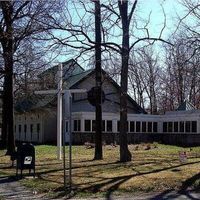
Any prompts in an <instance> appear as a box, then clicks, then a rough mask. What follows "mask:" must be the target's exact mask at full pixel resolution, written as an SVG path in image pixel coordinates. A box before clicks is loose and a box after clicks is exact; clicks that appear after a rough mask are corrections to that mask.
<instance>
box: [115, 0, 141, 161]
mask: <svg viewBox="0 0 200 200" xmlns="http://www.w3.org/2000/svg"><path fill="white" fill-rule="evenodd" d="M136 4H137V1H135V2H134V5H133V7H132V10H131V13H130V15H129V14H128V1H118V6H119V12H120V16H121V23H122V49H121V59H122V60H121V63H122V67H121V90H120V161H121V162H126V161H130V160H131V157H132V156H131V153H130V151H129V150H128V143H127V91H128V65H129V54H130V44H129V27H130V21H131V18H132V14H133V12H134V10H135V8H136Z"/></svg>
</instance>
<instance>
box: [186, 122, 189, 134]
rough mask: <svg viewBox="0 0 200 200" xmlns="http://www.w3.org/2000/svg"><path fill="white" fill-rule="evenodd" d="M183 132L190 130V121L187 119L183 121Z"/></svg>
mask: <svg viewBox="0 0 200 200" xmlns="http://www.w3.org/2000/svg"><path fill="white" fill-rule="evenodd" d="M185 132H187V133H189V132H190V122H189V121H186V122H185Z"/></svg>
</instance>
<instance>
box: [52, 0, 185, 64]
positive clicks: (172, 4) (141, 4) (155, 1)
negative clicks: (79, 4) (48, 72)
mask: <svg viewBox="0 0 200 200" xmlns="http://www.w3.org/2000/svg"><path fill="white" fill-rule="evenodd" d="M113 1H114V0H113ZM178 1H181V0H138V3H137V7H136V12H135V13H136V15H137V17H138V18H139V19H140V21H141V27H143V24H142V22H143V21H144V20H147V19H148V17H149V14H150V13H151V17H150V23H149V25H148V29H149V33H150V36H151V37H159V35H160V31H161V30H162V28H163V23H164V20H165V17H164V13H163V10H164V12H165V15H166V28H165V29H164V31H163V34H162V38H163V39H168V38H169V37H170V35H171V34H172V33H173V32H174V31H175V30H176V27H177V21H178V20H177V16H178V15H179V16H180V17H182V16H184V13H185V11H184V8H183V7H182V6H181V5H180V3H179V2H178ZM132 2H134V0H130V5H131V3H132ZM161 5H162V6H161ZM73 18H74V20H78V19H79V18H78V16H77V18H76V16H73ZM138 34H139V35H140V34H141V33H140V32H139V31H138ZM118 40H119V39H118ZM130 43H131V42H130ZM159 45H161V44H158V47H157V49H158V51H159V48H160V47H159ZM70 58H72V56H59V57H58V58H57V59H56V62H58V61H59V62H60V61H61V62H63V61H66V60H67V59H70ZM80 64H82V63H80Z"/></svg>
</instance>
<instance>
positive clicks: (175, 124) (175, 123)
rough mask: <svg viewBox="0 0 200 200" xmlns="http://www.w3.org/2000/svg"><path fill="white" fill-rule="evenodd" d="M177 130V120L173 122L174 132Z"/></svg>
mask: <svg viewBox="0 0 200 200" xmlns="http://www.w3.org/2000/svg"><path fill="white" fill-rule="evenodd" d="M177 132H178V122H174V133H177Z"/></svg>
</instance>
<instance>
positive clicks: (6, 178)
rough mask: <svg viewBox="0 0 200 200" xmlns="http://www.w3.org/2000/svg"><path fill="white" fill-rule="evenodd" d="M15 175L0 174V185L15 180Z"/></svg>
mask: <svg viewBox="0 0 200 200" xmlns="http://www.w3.org/2000/svg"><path fill="white" fill-rule="evenodd" d="M16 180H17V179H16V177H15V176H1V177H0V185H1V184H3V183H11V182H14V181H16Z"/></svg>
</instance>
